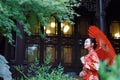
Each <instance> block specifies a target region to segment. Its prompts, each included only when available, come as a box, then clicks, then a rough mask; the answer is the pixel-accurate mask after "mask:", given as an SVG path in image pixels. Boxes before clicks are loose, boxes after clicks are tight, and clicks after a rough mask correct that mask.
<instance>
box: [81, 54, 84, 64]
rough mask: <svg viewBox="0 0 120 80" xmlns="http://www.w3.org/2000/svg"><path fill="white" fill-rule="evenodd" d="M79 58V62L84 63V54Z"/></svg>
mask: <svg viewBox="0 0 120 80" xmlns="http://www.w3.org/2000/svg"><path fill="white" fill-rule="evenodd" d="M80 60H81V62H82V63H83V64H84V63H85V57H84V56H82V57H81V58H80Z"/></svg>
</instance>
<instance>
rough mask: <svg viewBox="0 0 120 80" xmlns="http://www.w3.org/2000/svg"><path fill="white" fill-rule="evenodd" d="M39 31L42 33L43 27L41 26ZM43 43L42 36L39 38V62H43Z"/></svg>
mask: <svg viewBox="0 0 120 80" xmlns="http://www.w3.org/2000/svg"><path fill="white" fill-rule="evenodd" d="M40 31H42V33H44V27H43V26H42V27H41V29H40ZM44 46H45V44H44V38H42V37H41V38H40V64H43V62H44V50H45V49H44V48H45V47H44Z"/></svg>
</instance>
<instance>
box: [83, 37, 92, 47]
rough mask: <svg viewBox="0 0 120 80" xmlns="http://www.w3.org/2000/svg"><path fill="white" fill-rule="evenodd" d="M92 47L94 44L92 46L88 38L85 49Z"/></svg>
mask: <svg viewBox="0 0 120 80" xmlns="http://www.w3.org/2000/svg"><path fill="white" fill-rule="evenodd" d="M90 47H92V44H91V41H90V39H89V38H88V39H86V40H85V42H84V48H85V49H88V48H90Z"/></svg>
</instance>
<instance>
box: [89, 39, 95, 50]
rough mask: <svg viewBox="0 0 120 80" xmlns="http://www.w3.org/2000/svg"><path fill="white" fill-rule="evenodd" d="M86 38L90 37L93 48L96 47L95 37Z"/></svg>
mask: <svg viewBox="0 0 120 80" xmlns="http://www.w3.org/2000/svg"><path fill="white" fill-rule="evenodd" d="M88 39H90V41H91V43H93V44H94V45H93V48H94V49H96V47H97V43H96V39H95V38H88Z"/></svg>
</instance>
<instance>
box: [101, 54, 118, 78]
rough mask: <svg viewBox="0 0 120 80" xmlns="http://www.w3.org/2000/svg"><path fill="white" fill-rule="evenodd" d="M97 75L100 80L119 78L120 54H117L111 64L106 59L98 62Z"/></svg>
mask: <svg viewBox="0 0 120 80" xmlns="http://www.w3.org/2000/svg"><path fill="white" fill-rule="evenodd" d="M99 75H100V78H101V80H120V55H117V56H116V58H115V61H114V63H113V65H112V66H107V63H106V61H104V62H102V61H101V62H100V70H99Z"/></svg>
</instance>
